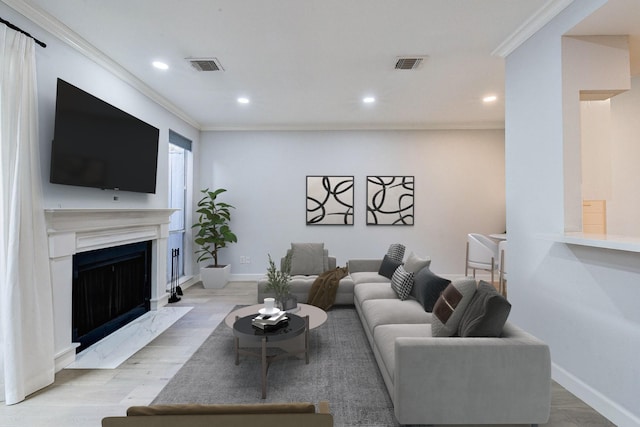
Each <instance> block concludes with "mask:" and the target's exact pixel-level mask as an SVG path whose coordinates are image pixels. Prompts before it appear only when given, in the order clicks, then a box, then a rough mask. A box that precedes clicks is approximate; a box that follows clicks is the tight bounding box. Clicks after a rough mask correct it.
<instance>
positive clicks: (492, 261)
mask: <svg viewBox="0 0 640 427" xmlns="http://www.w3.org/2000/svg"><path fill="white" fill-rule="evenodd" d="M495 270H496V265H495V260H494V259H493V257H491V286H495V285H494V284H493V272H494V271H495Z"/></svg>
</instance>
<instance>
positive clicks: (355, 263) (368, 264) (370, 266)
mask: <svg viewBox="0 0 640 427" xmlns="http://www.w3.org/2000/svg"><path fill="white" fill-rule="evenodd" d="M380 264H382V260H381V259H373V258H361V259H350V260H349V261H347V266H348V267H349V273H359V272H364V271H376V272H377V271H379V270H380Z"/></svg>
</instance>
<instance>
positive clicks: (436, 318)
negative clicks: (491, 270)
mask: <svg viewBox="0 0 640 427" xmlns="http://www.w3.org/2000/svg"><path fill="white" fill-rule="evenodd" d="M475 293H476V280H475V279H473V278H470V277H465V278H463V279H457V280H454V281H453V282H451V283H449V285H447V287H446V288H445V289H444V291H442V294H441V295H440V297H439V298H438V300H437V301H436V303H435V305H434V306H433V320H432V323H431V329H432V331H431V334H432V335H433V336H434V337H452V336H454V335H455V334H456V333H457V332H458V325H459V324H460V319H461V318H462V315H463V314H464V312H465V310H466V309H467V306H468V305H469V302H470V301H471V298H473V295H474V294H475Z"/></svg>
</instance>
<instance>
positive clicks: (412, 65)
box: [395, 56, 426, 70]
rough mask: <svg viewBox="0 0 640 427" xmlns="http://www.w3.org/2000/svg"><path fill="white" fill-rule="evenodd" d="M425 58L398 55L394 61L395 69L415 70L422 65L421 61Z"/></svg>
mask: <svg viewBox="0 0 640 427" xmlns="http://www.w3.org/2000/svg"><path fill="white" fill-rule="evenodd" d="M425 59H426V56H411V57H409V56H403V57H399V58H398V59H397V61H396V67H395V68H396V70H415V69H416V68H419V67H420V65H422V61H424V60H425Z"/></svg>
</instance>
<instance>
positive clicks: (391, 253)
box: [387, 243, 405, 264]
mask: <svg viewBox="0 0 640 427" xmlns="http://www.w3.org/2000/svg"><path fill="white" fill-rule="evenodd" d="M404 250H405V247H404V245H403V244H401V243H392V244H391V245H389V249H387V256H388V257H389V258H391V259H392V260H394V261H395V262H397V263H400V264H402V259H403V258H404Z"/></svg>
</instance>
